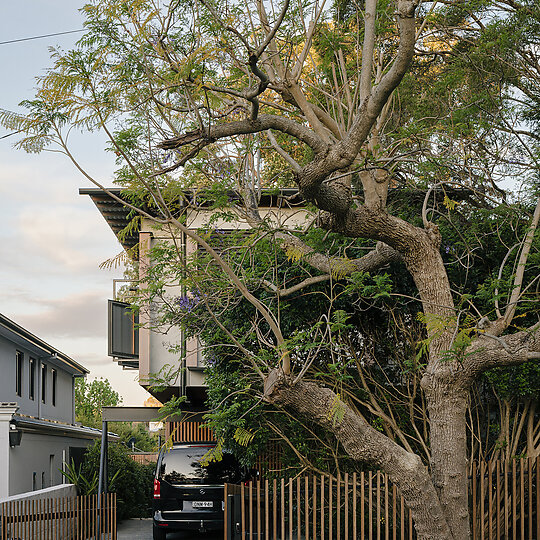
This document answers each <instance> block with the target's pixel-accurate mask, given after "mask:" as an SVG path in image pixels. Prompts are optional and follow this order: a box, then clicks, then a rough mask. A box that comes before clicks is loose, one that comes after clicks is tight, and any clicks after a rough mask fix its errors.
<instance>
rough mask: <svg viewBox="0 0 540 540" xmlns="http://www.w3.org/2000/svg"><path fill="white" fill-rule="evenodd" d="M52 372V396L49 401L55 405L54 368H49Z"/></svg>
mask: <svg viewBox="0 0 540 540" xmlns="http://www.w3.org/2000/svg"><path fill="white" fill-rule="evenodd" d="M51 374H52V396H51V402H52V404H53V407H56V369H51Z"/></svg>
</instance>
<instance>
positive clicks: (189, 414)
mask: <svg viewBox="0 0 540 540" xmlns="http://www.w3.org/2000/svg"><path fill="white" fill-rule="evenodd" d="M160 410H161V407H103V408H102V409H101V419H102V420H103V422H162V421H163V419H162V418H160V414H159V411H160ZM206 413H208V409H203V408H200V409H186V410H185V411H182V412H181V413H180V414H179V415H176V416H172V417H170V418H167V420H166V421H167V422H185V421H189V422H200V421H202V420H203V416H204V415H205V414H206Z"/></svg>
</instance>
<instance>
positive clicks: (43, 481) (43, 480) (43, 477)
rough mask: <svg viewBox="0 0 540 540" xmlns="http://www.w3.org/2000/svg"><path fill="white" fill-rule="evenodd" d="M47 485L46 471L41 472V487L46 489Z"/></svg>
mask: <svg viewBox="0 0 540 540" xmlns="http://www.w3.org/2000/svg"><path fill="white" fill-rule="evenodd" d="M46 487H47V486H46V484H45V471H42V472H41V489H45V488H46Z"/></svg>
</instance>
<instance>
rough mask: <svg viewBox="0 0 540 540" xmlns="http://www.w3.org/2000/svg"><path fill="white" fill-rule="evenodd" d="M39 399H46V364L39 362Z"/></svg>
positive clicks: (43, 400) (43, 401) (44, 400)
mask: <svg viewBox="0 0 540 540" xmlns="http://www.w3.org/2000/svg"><path fill="white" fill-rule="evenodd" d="M41 401H42V403H46V401H47V364H41Z"/></svg>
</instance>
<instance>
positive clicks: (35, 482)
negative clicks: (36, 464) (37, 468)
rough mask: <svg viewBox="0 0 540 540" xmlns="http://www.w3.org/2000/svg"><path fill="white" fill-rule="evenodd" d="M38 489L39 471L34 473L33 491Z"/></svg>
mask: <svg viewBox="0 0 540 540" xmlns="http://www.w3.org/2000/svg"><path fill="white" fill-rule="evenodd" d="M36 489H37V472H33V473H32V491H36Z"/></svg>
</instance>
